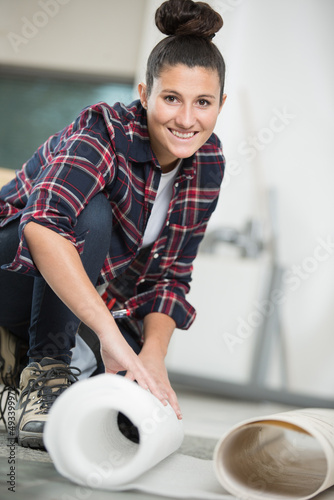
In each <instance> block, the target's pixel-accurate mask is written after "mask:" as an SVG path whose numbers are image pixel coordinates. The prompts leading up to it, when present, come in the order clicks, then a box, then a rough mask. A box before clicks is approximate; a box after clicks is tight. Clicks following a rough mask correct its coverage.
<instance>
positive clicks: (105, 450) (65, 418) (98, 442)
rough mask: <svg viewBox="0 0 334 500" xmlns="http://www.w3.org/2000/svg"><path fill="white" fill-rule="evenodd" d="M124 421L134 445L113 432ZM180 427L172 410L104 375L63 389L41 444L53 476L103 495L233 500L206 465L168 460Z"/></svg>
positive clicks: (126, 382)
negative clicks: (122, 492)
mask: <svg viewBox="0 0 334 500" xmlns="http://www.w3.org/2000/svg"><path fill="white" fill-rule="evenodd" d="M119 412H121V413H123V414H124V415H125V416H126V417H127V418H128V419H129V420H130V421H131V422H132V423H133V424H134V425H135V426H136V427H137V429H138V434H139V443H135V442H133V441H131V440H129V439H128V438H127V437H125V436H124V435H123V434H122V432H121V431H120V430H119V426H118V424H117V417H118V414H119ZM183 436H184V433H183V424H182V421H180V420H178V419H177V417H176V415H175V412H174V410H173V409H172V408H171V406H170V405H168V406H164V405H163V404H162V403H160V401H159V400H158V399H157V398H155V397H154V396H153V395H152V394H151V393H149V392H148V391H145V390H144V389H142V388H141V387H139V386H138V385H137V384H136V383H134V382H131V381H129V380H128V379H125V378H124V377H121V376H119V375H111V374H102V375H98V376H96V377H92V378H90V379H86V380H82V381H79V382H77V383H75V384H73V385H72V386H71V387H69V388H68V389H67V390H66V391H65V392H64V393H63V394H62V395H61V396H60V397H59V398H58V399H57V400H56V402H55V403H54V404H53V406H52V408H51V411H50V414H49V419H48V421H47V423H46V426H45V429H44V443H45V447H46V449H47V450H48V452H49V454H50V456H51V458H52V460H53V462H54V465H55V467H56V469H57V470H58V472H59V473H60V474H62V475H63V476H65V477H66V478H68V479H70V480H71V481H74V482H75V483H78V484H81V485H83V486H87V487H90V488H100V489H105V490H129V489H137V490H141V491H145V492H147V493H156V494H161V495H164V496H169V497H177V498H193V499H205V500H211V499H212V500H231V498H234V497H232V496H231V495H229V494H228V493H227V492H226V491H225V490H224V489H223V488H222V486H221V485H220V484H219V482H218V480H217V479H216V477H215V474H214V470H213V466H212V461H211V460H201V459H198V458H194V457H189V456H185V455H180V454H176V453H174V452H175V451H176V450H177V449H178V448H179V447H180V445H181V443H182V441H183Z"/></svg>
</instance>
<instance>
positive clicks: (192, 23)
mask: <svg viewBox="0 0 334 500" xmlns="http://www.w3.org/2000/svg"><path fill="white" fill-rule="evenodd" d="M155 24H156V25H157V27H158V28H159V30H160V31H161V32H162V33H164V34H165V35H168V36H167V38H164V39H163V40H161V42H159V43H158V44H157V45H156V46H155V47H154V49H153V50H152V52H151V54H150V56H149V58H148V61H147V71H146V85H147V95H148V96H149V95H150V93H151V91H152V86H153V81H154V78H157V77H158V76H159V75H160V72H161V70H162V68H163V67H165V66H175V65H177V64H184V65H185V66H188V67H189V68H193V67H195V66H200V67H202V68H210V69H213V70H217V72H218V76H219V80H220V87H221V91H220V100H221V102H222V99H223V93H224V83H225V62H224V59H223V56H222V55H221V53H220V51H219V50H218V48H217V47H216V45H214V44H213V43H212V38H213V37H214V36H215V34H216V33H217V31H219V30H220V28H221V27H222V26H223V19H222V17H221V16H220V14H218V12H216V11H215V10H213V9H212V7H210V5H208V4H207V3H204V2H193V1H192V0H168V1H166V2H164V3H163V4H162V5H160V7H159V8H158V9H157V11H156V13H155Z"/></svg>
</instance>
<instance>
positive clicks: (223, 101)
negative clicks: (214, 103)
mask: <svg viewBox="0 0 334 500" xmlns="http://www.w3.org/2000/svg"><path fill="white" fill-rule="evenodd" d="M226 98H227V95H226V94H223V100H222V103H221V105H220V107H219V111H218V113H220V112H221V110H222V109H223V106H224V104H225V101H226Z"/></svg>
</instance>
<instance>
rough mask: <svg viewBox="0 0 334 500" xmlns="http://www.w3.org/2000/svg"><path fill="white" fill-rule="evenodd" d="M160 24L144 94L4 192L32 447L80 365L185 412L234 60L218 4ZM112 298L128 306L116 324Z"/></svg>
mask: <svg viewBox="0 0 334 500" xmlns="http://www.w3.org/2000/svg"><path fill="white" fill-rule="evenodd" d="M156 24H157V26H158V28H159V29H160V30H161V31H162V32H163V33H165V34H166V35H168V36H167V37H166V38H165V39H164V40H162V42H160V43H159V44H158V45H157V46H156V47H155V48H154V49H153V51H152V53H151V55H150V57H149V60H148V66H147V78H146V83H141V84H140V85H139V95H140V100H136V101H134V102H133V103H131V104H130V105H127V106H126V105H124V104H121V103H116V104H115V105H114V106H110V105H108V104H107V103H105V102H99V103H98V104H95V105H93V106H89V107H87V108H85V109H84V110H83V111H82V112H81V113H80V115H79V116H78V118H77V119H76V120H75V121H74V122H73V123H71V124H70V125H68V126H67V127H65V128H64V129H62V130H61V131H60V132H58V133H56V134H54V135H52V136H51V137H50V138H49V139H48V140H47V141H46V142H45V143H44V144H42V146H40V148H39V149H38V150H37V151H36V152H35V154H34V155H33V156H32V158H30V160H28V161H27V162H26V163H25V164H24V165H23V167H22V169H21V170H20V171H18V172H17V173H16V178H15V179H14V180H13V181H12V182H9V183H8V184H7V185H5V186H4V187H3V188H2V189H1V191H0V266H1V270H0V303H1V305H2V307H1V311H0V325H1V327H0V334H1V339H0V340H1V341H0V348H1V349H2V346H4V345H11V346H12V348H11V353H10V354H11V356H10V359H8V360H5V362H4V363H3V364H2V365H1V371H0V376H1V378H2V379H3V380H4V379H5V376H6V380H12V381H13V383H14V385H15V383H16V384H17V378H18V374H19V371H20V370H19V367H20V356H19V348H18V346H19V345H22V343H23V342H27V341H29V350H28V356H29V361H30V364H29V368H28V367H27V368H25V369H24V370H23V372H22V375H21V382H20V390H21V396H20V400H19V402H18V410H17V417H18V429H17V435H18V439H19V443H20V444H22V445H25V446H33V447H41V446H43V428H44V424H45V422H46V421H47V418H48V412H49V409H50V407H51V405H52V404H53V401H54V400H55V399H56V398H57V397H58V396H59V394H60V393H61V392H62V391H63V390H64V389H66V387H68V386H69V385H70V384H71V383H72V382H73V381H74V380H75V379H76V373H77V372H76V371H75V369H74V366H78V367H79V368H80V369H82V370H83V371H84V373H85V375H86V376H90V375H94V374H97V373H101V371H105V372H109V373H116V372H122V373H123V374H124V372H126V377H128V378H129V379H131V380H137V382H138V384H139V385H140V386H142V387H143V388H145V389H149V390H150V391H151V392H152V394H153V395H154V396H156V397H157V398H158V399H159V400H160V401H161V402H162V403H163V404H165V405H167V401H169V403H170V404H171V406H172V408H173V409H174V411H175V413H176V415H177V417H178V418H179V419H180V418H182V415H181V410H180V408H179V405H178V401H177V397H176V394H175V392H174V391H173V389H172V387H171V385H170V382H169V379H168V375H167V370H166V367H165V362H164V358H165V356H166V353H167V348H168V344H169V341H170V338H171V336H172V333H173V331H174V329H175V327H178V328H181V329H187V328H189V326H190V325H191V324H192V322H193V321H194V319H195V310H194V308H193V307H192V306H191V304H189V302H188V301H187V300H186V294H187V293H188V291H189V288H190V281H191V274H192V268H193V261H194V259H195V257H196V255H197V251H198V246H199V244H200V242H201V240H202V238H203V236H204V233H205V230H206V227H207V223H208V221H209V219H210V217H211V214H212V213H213V211H214V210H215V208H216V205H217V201H218V196H219V191H220V185H221V182H222V179H223V175H224V165H225V161H224V156H223V152H222V147H221V143H220V140H219V139H218V137H217V136H216V135H215V134H213V129H214V127H215V124H216V120H217V117H218V115H219V113H220V111H221V109H222V106H223V103H224V101H225V96H224V93H223V90H224V75H225V65H224V60H223V58H222V56H221V54H220V52H219V51H218V49H217V47H216V46H215V45H214V44H213V43H212V38H213V36H214V34H215V32H216V31H218V30H219V29H220V28H221V26H222V24H223V22H222V19H221V17H220V15H219V14H217V13H216V12H215V11H214V10H213V9H212V8H211V7H210V6H209V5H207V4H206V3H203V2H193V1H192V0H169V1H167V2H164V3H163V4H162V5H161V7H160V8H158V10H157V12H156ZM83 249H84V251H83ZM8 270H10V271H14V272H8ZM99 285H103V290H104V291H105V294H103V297H105V300H103V299H102V297H101V295H102V292H101V287H100V286H99ZM100 293H101V295H100ZM112 304H113V305H115V307H117V308H119V309H121V310H123V309H124V310H125V317H124V318H123V319H121V320H120V321H119V322H118V323H117V324H116V322H115V320H114V318H113V315H112V314H110V310H109V307H111V305H112ZM90 348H91V349H93V351H94V354H95V357H96V361H95V358H94V357H93V361H92V356H91V352H90V353H89V354H88V355H87V350H88V351H89V349H90ZM0 354H1V358H3V359H5V354H4V353H2V352H1V353H0ZM9 367H14V370H13V372H14V373H13V374H12V376H11V377H8V376H7V375H8V374H7V372H5V370H7V368H9ZM50 374H52V377H51V375H50ZM36 380H37V382H36ZM50 387H52V393H51V395H50ZM36 393H38V397H37V394H36ZM51 396H52V397H51ZM34 400H38V401H37V403H38V404H34Z"/></svg>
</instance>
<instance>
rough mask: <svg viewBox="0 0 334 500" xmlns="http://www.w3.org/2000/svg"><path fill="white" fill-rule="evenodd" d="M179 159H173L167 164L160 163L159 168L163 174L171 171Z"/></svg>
mask: <svg viewBox="0 0 334 500" xmlns="http://www.w3.org/2000/svg"><path fill="white" fill-rule="evenodd" d="M179 161H180V160H179V159H177V160H174V161H173V162H172V163H168V164H167V165H161V170H162V173H163V174H168V172H171V171H172V170H174V168H175V167H176V165H177V164H178V163H179Z"/></svg>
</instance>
